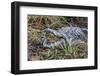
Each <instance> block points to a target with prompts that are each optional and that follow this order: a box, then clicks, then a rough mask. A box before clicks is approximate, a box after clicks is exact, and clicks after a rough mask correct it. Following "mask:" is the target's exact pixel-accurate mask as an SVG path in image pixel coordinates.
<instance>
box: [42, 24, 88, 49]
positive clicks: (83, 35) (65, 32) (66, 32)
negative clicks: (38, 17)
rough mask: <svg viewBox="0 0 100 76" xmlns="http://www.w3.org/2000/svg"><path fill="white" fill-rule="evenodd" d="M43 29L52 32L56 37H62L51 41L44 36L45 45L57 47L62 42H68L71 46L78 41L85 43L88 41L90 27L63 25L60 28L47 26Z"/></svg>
mask: <svg viewBox="0 0 100 76" xmlns="http://www.w3.org/2000/svg"><path fill="white" fill-rule="evenodd" d="M43 31H45V32H48V33H52V34H53V35H54V36H56V37H61V40H59V41H55V42H54V43H50V42H48V40H47V37H45V38H44V41H43V47H45V48H55V47H57V46H59V45H60V44H62V45H65V44H66V43H68V44H69V45H70V46H71V45H72V44H77V43H85V42H86V41H87V35H88V29H87V28H80V27H72V26H71V27H62V28H60V29H58V30H54V29H51V28H46V29H44V30H43Z"/></svg>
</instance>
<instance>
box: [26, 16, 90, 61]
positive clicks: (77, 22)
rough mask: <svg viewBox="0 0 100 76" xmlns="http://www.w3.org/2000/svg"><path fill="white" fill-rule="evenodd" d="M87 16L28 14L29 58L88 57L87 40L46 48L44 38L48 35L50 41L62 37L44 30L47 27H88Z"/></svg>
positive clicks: (30, 59)
mask: <svg viewBox="0 0 100 76" xmlns="http://www.w3.org/2000/svg"><path fill="white" fill-rule="evenodd" d="M87 22H88V21H87V17H67V16H34V15H28V60H29V61H32V60H52V59H76V58H87V57H88V51H87V50H88V46H87V42H85V43H79V44H75V45H71V46H70V45H69V44H67V43H66V44H65V45H64V47H63V46H62V45H59V47H55V48H44V47H43V38H44V37H45V36H47V37H48V41H49V42H52V43H53V42H55V41H58V40H60V39H61V38H58V37H55V36H54V35H53V34H49V33H46V32H44V31H43V30H44V29H45V28H52V29H55V30H57V29H59V28H61V27H65V26H77V27H80V28H87Z"/></svg>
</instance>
